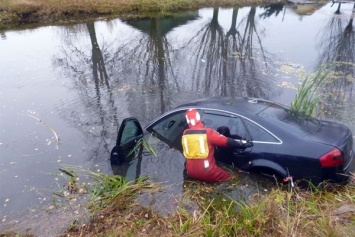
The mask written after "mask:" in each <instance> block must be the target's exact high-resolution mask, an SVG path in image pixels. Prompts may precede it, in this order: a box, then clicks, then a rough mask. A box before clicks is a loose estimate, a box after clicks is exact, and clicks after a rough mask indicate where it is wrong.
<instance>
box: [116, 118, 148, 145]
mask: <svg viewBox="0 0 355 237" xmlns="http://www.w3.org/2000/svg"><path fill="white" fill-rule="evenodd" d="M141 133H143V132H142V130H141V129H140V126H138V125H137V124H136V121H127V122H126V125H125V127H124V130H123V132H122V137H121V141H120V144H122V143H125V142H127V141H129V140H131V139H132V138H135V137H137V136H138V135H139V134H141Z"/></svg>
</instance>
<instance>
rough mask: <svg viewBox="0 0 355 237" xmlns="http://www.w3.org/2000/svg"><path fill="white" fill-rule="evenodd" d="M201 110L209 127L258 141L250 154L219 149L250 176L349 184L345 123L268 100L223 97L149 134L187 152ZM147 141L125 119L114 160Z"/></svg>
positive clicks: (179, 110) (170, 116) (349, 141)
mask: <svg viewBox="0 0 355 237" xmlns="http://www.w3.org/2000/svg"><path fill="white" fill-rule="evenodd" d="M189 108H196V109H198V110H199V112H200V113H201V114H202V120H203V122H204V124H205V127H210V128H213V129H215V130H217V131H218V132H220V133H222V134H224V135H226V136H230V137H232V138H243V139H246V140H250V141H252V142H253V146H252V147H249V148H245V149H227V148H221V147H216V153H215V157H216V159H217V160H219V161H221V162H223V163H226V164H228V165H231V166H233V167H236V168H238V169H241V170H243V171H247V172H252V171H256V172H260V173H263V174H267V175H275V176H276V177H278V178H281V180H288V179H289V178H290V177H292V178H293V180H307V181H311V182H312V183H314V184H318V183H320V182H322V181H325V180H327V181H332V182H345V181H347V180H348V178H349V176H350V175H349V174H350V171H351V170H352V167H353V160H354V152H353V136H352V133H351V131H350V129H349V128H348V127H347V126H345V125H343V124H340V123H336V122H331V121H325V120H319V119H316V118H311V117H308V116H300V115H298V116H296V115H294V114H293V113H291V111H290V109H289V108H288V107H286V106H284V105H281V104H278V103H275V102H271V101H268V100H263V99H254V98H229V97H218V98H211V99H204V100H199V101H195V102H191V103H187V104H183V105H180V106H178V107H176V108H174V109H172V110H170V111H168V112H166V113H164V114H163V115H161V116H160V117H158V118H157V119H156V120H154V121H153V122H152V123H151V124H149V125H148V126H147V127H146V128H145V129H146V130H147V131H148V132H149V133H152V134H154V135H155V136H156V137H157V138H158V139H160V140H161V141H163V142H165V143H166V144H168V145H169V146H170V147H171V148H175V149H177V150H179V151H182V145H181V137H182V133H183V131H184V130H185V129H186V128H187V126H188V125H187V122H186V118H185V112H186V110H187V109H189ZM142 138H143V129H142V127H141V125H140V124H139V121H138V120H137V119H135V118H127V119H125V120H124V121H123V122H122V124H121V127H120V129H119V133H118V137H117V143H116V146H115V147H114V148H113V149H112V152H111V159H112V160H114V161H122V160H125V159H127V158H128V157H129V156H130V154H131V153H132V149H133V148H134V147H135V146H136V144H137V143H138V142H139V141H141V139H142Z"/></svg>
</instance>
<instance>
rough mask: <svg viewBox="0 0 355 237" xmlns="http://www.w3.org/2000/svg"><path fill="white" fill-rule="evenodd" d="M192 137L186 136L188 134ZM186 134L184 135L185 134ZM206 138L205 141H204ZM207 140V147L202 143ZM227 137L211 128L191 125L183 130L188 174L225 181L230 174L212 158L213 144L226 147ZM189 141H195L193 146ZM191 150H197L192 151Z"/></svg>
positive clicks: (203, 179) (209, 180)
mask: <svg viewBox="0 0 355 237" xmlns="http://www.w3.org/2000/svg"><path fill="white" fill-rule="evenodd" d="M192 134H193V135H195V136H194V137H190V138H189V139H187V138H186V136H188V135H192ZM185 135H186V136H185ZM204 140H206V141H204ZM206 142H207V147H205V145H204V144H206ZM227 142H228V138H227V137H225V136H223V135H221V134H219V133H218V132H216V131H215V130H213V129H211V128H204V127H203V126H193V127H190V128H189V129H186V130H185V131H184V136H183V138H182V146H183V149H184V155H185V157H186V169H187V173H188V175H189V176H191V177H192V178H194V179H198V180H202V181H207V182H215V181H225V180H226V179H228V178H230V177H231V175H230V174H229V173H228V172H226V171H224V170H223V169H221V168H220V167H218V166H217V165H216V161H215V158H214V152H215V146H222V147H226V146H227ZM191 143H195V144H196V146H197V147H198V148H195V147H196V146H195V147H194V146H193V145H191ZM191 150H198V151H196V152H193V151H191Z"/></svg>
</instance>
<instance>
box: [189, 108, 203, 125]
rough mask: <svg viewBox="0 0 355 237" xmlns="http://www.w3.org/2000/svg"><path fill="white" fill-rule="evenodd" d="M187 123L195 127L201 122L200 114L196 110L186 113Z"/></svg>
mask: <svg viewBox="0 0 355 237" xmlns="http://www.w3.org/2000/svg"><path fill="white" fill-rule="evenodd" d="M186 121H187V123H188V124H189V125H191V126H195V125H196V124H198V123H200V122H201V116H200V113H199V112H198V111H197V110H196V109H189V110H187V111H186Z"/></svg>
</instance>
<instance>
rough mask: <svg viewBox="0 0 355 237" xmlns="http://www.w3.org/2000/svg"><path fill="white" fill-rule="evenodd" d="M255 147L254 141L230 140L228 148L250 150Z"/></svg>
mask: <svg viewBox="0 0 355 237" xmlns="http://www.w3.org/2000/svg"><path fill="white" fill-rule="evenodd" d="M251 146H253V142H252V141H247V140H239V139H232V138H228V141H227V147H234V148H248V147H251Z"/></svg>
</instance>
